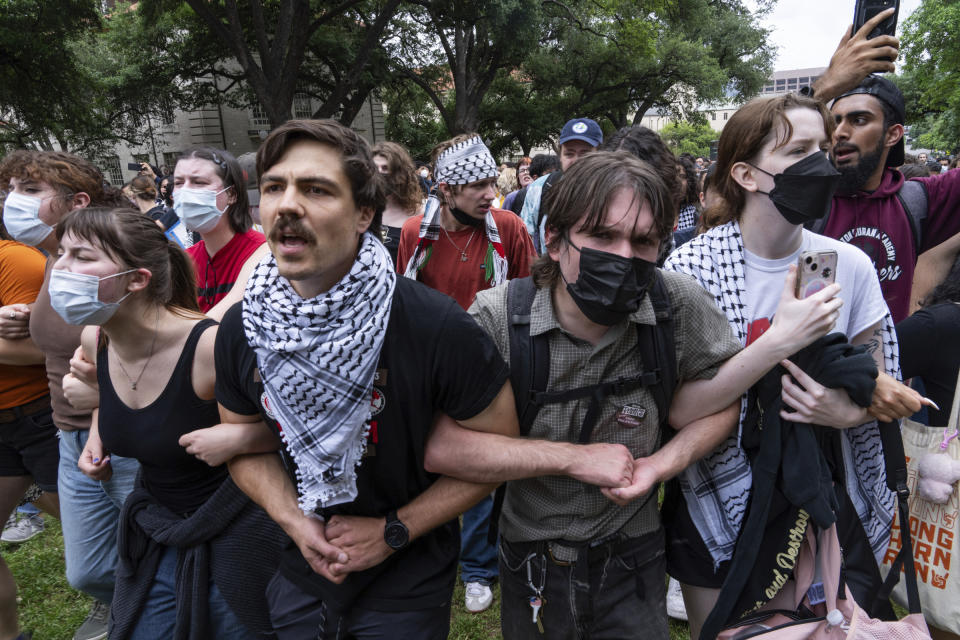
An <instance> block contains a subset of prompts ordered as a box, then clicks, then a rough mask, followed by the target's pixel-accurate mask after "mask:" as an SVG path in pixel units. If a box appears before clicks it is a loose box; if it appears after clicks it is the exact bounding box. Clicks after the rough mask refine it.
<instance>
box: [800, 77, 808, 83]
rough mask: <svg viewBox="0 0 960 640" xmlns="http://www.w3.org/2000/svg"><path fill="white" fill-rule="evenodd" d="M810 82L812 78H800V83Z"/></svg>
mask: <svg viewBox="0 0 960 640" xmlns="http://www.w3.org/2000/svg"><path fill="white" fill-rule="evenodd" d="M808 82H810V78H800V84H807V83H808Z"/></svg>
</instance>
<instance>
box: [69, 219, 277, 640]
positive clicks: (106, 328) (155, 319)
mask: <svg viewBox="0 0 960 640" xmlns="http://www.w3.org/2000/svg"><path fill="white" fill-rule="evenodd" d="M57 237H58V239H59V241H60V257H59V258H58V259H57V261H56V264H55V265H54V268H53V272H52V274H51V285H50V292H51V301H52V304H53V307H54V309H55V310H56V311H57V313H59V314H60V315H61V316H62V317H63V318H64V320H65V321H66V322H68V323H69V324H72V325H87V327H86V329H85V330H84V334H83V339H82V342H83V347H84V350H85V352H86V356H87V358H88V359H90V360H95V361H96V363H97V379H98V381H99V388H100V403H99V408H98V409H96V410H95V411H94V418H93V422H92V425H91V428H90V437H89V439H88V440H87V443H86V445H85V447H84V449H83V453H82V454H81V456H80V460H79V466H80V469H81V470H82V471H83V472H84V473H86V474H87V475H88V476H90V477H91V478H92V479H94V480H97V481H101V480H106V479H109V477H110V475H111V473H112V471H113V468H112V461H113V459H114V457H113V454H119V455H124V456H126V457H130V458H134V459H137V460H139V461H140V463H141V469H142V471H141V474H140V478H139V482H138V484H137V486H136V487H135V488H134V490H133V492H132V493H131V494H130V496H129V497H128V499H127V501H126V502H125V504H124V506H123V511H122V513H121V515H120V534H119V543H118V552H119V558H120V559H119V566H118V572H117V574H118V575H117V585H116V592H115V594H114V602H113V610H112V613H111V620H112V628H111V637H112V638H118V639H121V638H138V639H148V638H169V637H186V636H187V635H188V634H187V633H186V631H187V630H190V633H189V637H196V638H202V637H211V638H245V637H253V635H254V632H266V631H269V630H270V625H269V618H268V616H267V614H266V602H265V600H264V595H263V594H264V591H265V587H266V581H267V579H268V577H269V576H270V575H272V572H273V570H274V569H275V568H276V567H275V566H274V565H273V562H272V561H273V560H274V559H275V549H274V547H275V546H276V537H275V536H276V535H277V533H278V532H277V530H276V528H275V527H274V526H273V525H272V523H271V521H270V520H269V519H268V518H267V517H266V514H264V513H263V512H262V511H261V510H260V509H259V508H257V507H255V506H254V505H253V504H252V503H251V502H250V501H249V500H248V499H247V498H246V496H245V495H244V494H243V493H242V492H240V491H239V489H237V488H236V486H235V485H233V483H232V481H231V480H230V479H229V474H228V473H227V469H226V466H225V465H223V464H219V465H216V466H211V465H208V464H207V463H206V462H204V461H202V460H199V459H197V458H196V457H195V456H193V455H191V454H190V453H188V452H187V451H186V450H185V449H184V447H182V446H181V445H180V442H179V440H180V438H181V436H183V435H184V434H185V433H188V432H190V431H193V430H195V429H198V428H215V425H217V424H218V423H219V422H220V416H219V413H218V410H217V402H216V400H215V399H214V382H215V380H214V376H215V374H214V362H213V358H214V355H213V351H214V339H215V336H216V329H215V326H216V323H215V322H214V321H212V320H210V319H209V318H206V317H205V316H203V314H201V313H200V312H199V310H198V309H197V298H196V287H195V279H194V274H193V266H192V262H191V260H190V259H189V258H188V257H187V255H186V254H185V253H184V252H183V251H182V250H181V249H180V248H179V247H177V246H176V245H175V244H173V243H170V242H169V241H168V240H167V238H166V237H165V236H164V234H163V232H162V231H161V230H160V229H159V228H158V227H157V226H156V225H155V224H153V223H152V222H151V221H150V220H149V219H147V218H145V217H143V216H142V215H140V214H138V213H136V212H135V211H133V210H130V209H101V208H90V209H85V210H83V211H79V212H77V213H75V214H74V215H72V216H70V217H69V218H68V219H67V220H64V221H63V223H62V224H60V225H59V226H58V227H57ZM271 446H272V448H276V446H277V443H276V441H274V440H272V438H271V441H270V442H268V443H267V448H268V449H269V448H270V447H271ZM251 549H256V551H257V553H256V554H250V553H249V551H250V550H251ZM239 558H244V561H243V562H232V561H231V560H237V559H239ZM241 620H243V621H244V622H243V623H242V622H241ZM244 623H245V624H244Z"/></svg>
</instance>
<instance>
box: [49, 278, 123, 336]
mask: <svg viewBox="0 0 960 640" xmlns="http://www.w3.org/2000/svg"><path fill="white" fill-rule="evenodd" d="M133 271H136V269H127V270H126V271H121V272H120V273H114V274H113V275H109V276H104V277H102V278H98V277H97V276H91V275H86V274H83V273H71V272H70V271H63V270H62V269H54V270H53V271H51V272H50V287H49V291H50V306H52V307H53V309H54V311H56V312H57V313H59V314H60V317H61V318H63V321H64V322H66V323H67V324H73V325H84V324H95V325H102V324H103V323H105V322H106V321H107V320H109V319H110V318H112V317H113V314H114V313H116V312H117V309H119V308H120V303H121V302H123V301H124V300H125V299H126V298H127V296H129V295H130V293H132V292H129V293H127V295H125V296H123V297H122V298H120V299H119V300H117V301H116V302H101V300H100V281H101V280H107V279H108V278H116V277H117V276H122V275H125V274H127V273H131V272H133Z"/></svg>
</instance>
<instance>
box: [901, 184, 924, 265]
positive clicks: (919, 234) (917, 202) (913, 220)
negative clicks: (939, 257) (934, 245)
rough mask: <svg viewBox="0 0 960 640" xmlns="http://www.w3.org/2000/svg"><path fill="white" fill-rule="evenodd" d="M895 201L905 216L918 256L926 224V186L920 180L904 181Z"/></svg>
mask: <svg viewBox="0 0 960 640" xmlns="http://www.w3.org/2000/svg"><path fill="white" fill-rule="evenodd" d="M897 200H899V201H900V204H901V205H903V210H904V211H905V212H906V214H907V221H908V222H909V223H910V232H911V233H912V234H913V247H914V250H915V251H916V254H917V255H918V256H919V255H920V248H921V247H922V246H923V227H924V226H925V225H926V222H927V209H928V198H927V185H925V184H924V183H923V182H921V181H920V180H904V182H903V186H902V187H900V190H899V191H897Z"/></svg>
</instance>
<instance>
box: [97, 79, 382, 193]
mask: <svg viewBox="0 0 960 640" xmlns="http://www.w3.org/2000/svg"><path fill="white" fill-rule="evenodd" d="M319 106H320V105H319V104H318V103H317V102H316V101H314V100H312V99H311V98H310V96H308V95H306V94H296V95H295V96H294V98H293V109H292V113H291V115H292V116H293V117H294V118H309V117H310V116H311V115H313V113H314V112H315V111H316V109H317V108H319ZM350 126H351V128H352V129H353V130H354V131H356V132H357V133H359V134H361V135H362V136H363V137H365V138H366V139H367V141H368V142H370V144H375V143H377V142H381V141H383V140H384V139H385V134H384V130H383V105H382V103H381V102H380V101H379V100H378V99H375V98H373V97H370V98H368V99H367V101H366V102H365V103H364V105H363V107H362V108H361V109H360V113H358V114H357V117H356V118H355V119H354V121H353V123H351V125H350ZM269 131H270V121H269V120H268V119H267V116H266V113H264V111H263V109H262V108H261V107H260V106H259V105H257V106H255V107H252V108H250V109H236V108H233V107H229V106H226V105H211V106H208V107H207V108H204V109H200V110H198V111H172V112H170V113H169V114H167V116H166V117H164V118H162V119H150V118H148V119H147V120H146V122H145V124H144V132H143V141H142V142H141V144H139V145H126V144H119V145H116V146H115V147H114V148H113V149H112V151H113V153H111V154H108V155H106V156H102V157H100V158H98V159H97V160H96V164H97V165H98V166H99V167H100V169H101V170H102V171H103V174H104V176H106V178H107V179H108V180H109V181H110V183H111V184H113V185H116V186H120V185H122V184H124V183H125V182H128V181H129V180H132V179H133V178H135V177H136V175H137V172H136V171H133V170H131V169H128V168H127V164H128V163H134V162H136V163H139V162H149V163H150V164H152V165H154V166H157V167H162V166H164V165H165V166H166V167H168V168H169V169H170V170H171V171H172V170H173V166H174V164H175V163H176V158H177V156H178V155H179V154H180V153H181V152H182V151H184V150H186V149H189V148H191V147H196V146H210V147H216V148H220V149H226V150H227V151H229V152H230V153H232V154H233V155H234V156H235V157H238V156H240V155H242V154H244V153H248V152H251V151H256V150H257V148H258V147H259V146H260V142H261V141H262V140H263V139H264V138H266V137H267V133H269Z"/></svg>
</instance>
